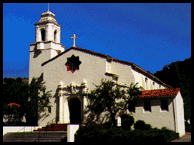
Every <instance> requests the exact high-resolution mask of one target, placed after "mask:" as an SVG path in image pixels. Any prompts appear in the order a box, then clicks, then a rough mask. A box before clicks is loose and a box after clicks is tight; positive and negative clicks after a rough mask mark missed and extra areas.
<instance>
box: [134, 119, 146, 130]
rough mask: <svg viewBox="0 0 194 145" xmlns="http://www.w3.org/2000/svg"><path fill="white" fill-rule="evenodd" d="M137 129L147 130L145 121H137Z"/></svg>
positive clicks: (135, 125) (135, 126)
mask: <svg viewBox="0 0 194 145" xmlns="http://www.w3.org/2000/svg"><path fill="white" fill-rule="evenodd" d="M134 128H135V129H139V130H145V122H144V121H143V120H137V121H136V123H135V124H134Z"/></svg>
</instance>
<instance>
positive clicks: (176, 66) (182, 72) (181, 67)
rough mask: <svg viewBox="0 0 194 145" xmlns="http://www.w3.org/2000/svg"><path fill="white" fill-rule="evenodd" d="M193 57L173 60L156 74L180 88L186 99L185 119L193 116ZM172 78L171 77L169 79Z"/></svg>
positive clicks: (169, 83)
mask: <svg viewBox="0 0 194 145" xmlns="http://www.w3.org/2000/svg"><path fill="white" fill-rule="evenodd" d="M191 66H192V63H191V57H190V58H187V59H185V60H184V61H176V62H172V63H170V64H169V65H165V66H164V67H163V69H162V70H161V71H157V72H156V73H155V74H154V75H155V76H156V77H157V78H159V79H161V80H162V81H164V82H165V83H167V84H168V85H170V86H172V87H174V88H180V92H181V95H182V96H183V100H184V112H185V119H186V120H187V119H190V118H191V78H192V71H191ZM169 78H170V79H169Z"/></svg>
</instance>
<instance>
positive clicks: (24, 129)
mask: <svg viewBox="0 0 194 145" xmlns="http://www.w3.org/2000/svg"><path fill="white" fill-rule="evenodd" d="M22 129H24V132H25V127H22V128H20V130H18V131H17V132H16V133H15V138H14V139H13V140H12V141H13V142H14V141H16V139H17V138H18V136H17V137H16V134H17V133H18V132H20V131H21V130H22Z"/></svg>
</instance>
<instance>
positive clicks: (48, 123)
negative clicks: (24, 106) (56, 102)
mask: <svg viewBox="0 0 194 145" xmlns="http://www.w3.org/2000/svg"><path fill="white" fill-rule="evenodd" d="M56 118H57V117H54V118H53V119H51V120H50V121H48V122H47V125H46V135H47V129H48V127H49V125H50V124H51V123H53V121H54V120H55V121H56ZM50 122H51V123H50ZM41 131H42V130H40V131H39V133H38V142H39V137H40V132H41ZM35 142H36V140H35Z"/></svg>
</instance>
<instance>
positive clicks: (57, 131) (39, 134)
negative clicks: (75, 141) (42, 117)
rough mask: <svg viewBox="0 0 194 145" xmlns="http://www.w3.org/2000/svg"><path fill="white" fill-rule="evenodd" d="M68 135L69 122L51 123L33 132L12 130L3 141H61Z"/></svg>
mask: <svg viewBox="0 0 194 145" xmlns="http://www.w3.org/2000/svg"><path fill="white" fill-rule="evenodd" d="M66 136H67V124H50V125H47V126H45V127H42V128H39V129H37V130H34V131H33V132H11V133H7V134H5V135H4V136H3V142H61V139H62V138H64V137H66Z"/></svg>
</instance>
